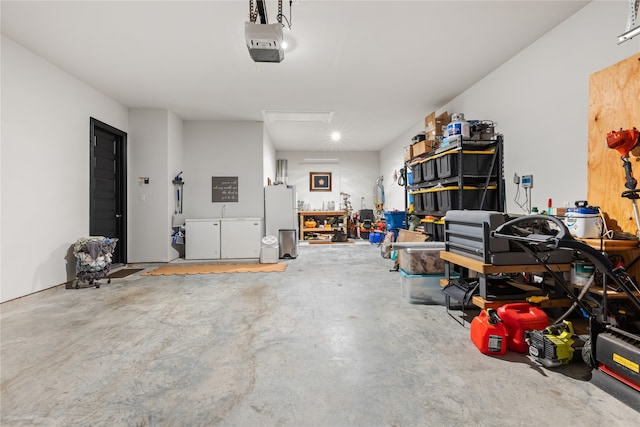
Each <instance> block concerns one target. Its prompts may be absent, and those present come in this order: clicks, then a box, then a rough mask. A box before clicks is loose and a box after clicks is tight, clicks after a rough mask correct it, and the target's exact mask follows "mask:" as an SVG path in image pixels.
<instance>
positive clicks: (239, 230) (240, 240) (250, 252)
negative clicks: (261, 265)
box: [184, 218, 262, 259]
mask: <svg viewBox="0 0 640 427" xmlns="http://www.w3.org/2000/svg"><path fill="white" fill-rule="evenodd" d="M261 241H262V218H224V219H187V220H186V221H185V256H184V257H185V259H220V258H223V259H233V258H240V259H241V258H260V245H261Z"/></svg>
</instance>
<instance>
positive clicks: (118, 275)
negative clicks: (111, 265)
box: [107, 268, 144, 279]
mask: <svg viewBox="0 0 640 427" xmlns="http://www.w3.org/2000/svg"><path fill="white" fill-rule="evenodd" d="M142 270H144V268H123V269H122V270H118V271H114V272H113V273H110V274H109V275H108V276H107V277H108V278H109V279H121V278H123V277H127V276H130V275H132V274H135V273H137V272H138V271H142Z"/></svg>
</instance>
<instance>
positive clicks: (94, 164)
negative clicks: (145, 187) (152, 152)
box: [89, 118, 127, 264]
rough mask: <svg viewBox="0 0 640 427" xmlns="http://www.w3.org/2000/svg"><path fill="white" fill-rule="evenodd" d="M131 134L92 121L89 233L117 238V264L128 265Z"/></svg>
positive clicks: (114, 257) (92, 119) (114, 259)
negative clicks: (128, 159)
mask: <svg viewBox="0 0 640 427" xmlns="http://www.w3.org/2000/svg"><path fill="white" fill-rule="evenodd" d="M126 144H127V134H126V133H124V132H122V131H121V130H118V129H116V128H114V127H112V126H109V125H107V124H106V123H102V122H101V121H99V120H96V119H94V118H91V167H90V170H91V178H90V205H91V206H90V211H91V212H90V220H89V233H90V235H92V236H105V237H110V238H117V239H118V243H117V245H116V250H115V251H114V253H113V259H112V262H113V263H114V264H120V263H122V264H125V263H126V262H127V204H126V200H127V191H126V190H127V187H126V182H127V179H126V171H127V167H126V152H127V150H126Z"/></svg>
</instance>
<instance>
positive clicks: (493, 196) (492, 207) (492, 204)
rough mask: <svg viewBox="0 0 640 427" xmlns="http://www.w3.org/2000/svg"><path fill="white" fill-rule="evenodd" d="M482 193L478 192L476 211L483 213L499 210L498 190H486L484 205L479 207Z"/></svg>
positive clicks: (490, 188) (481, 191) (481, 190)
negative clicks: (480, 210) (482, 211)
mask: <svg viewBox="0 0 640 427" xmlns="http://www.w3.org/2000/svg"><path fill="white" fill-rule="evenodd" d="M483 193H484V189H480V190H478V209H482V210H485V211H497V210H498V209H499V207H498V190H497V189H496V188H495V187H489V188H488V189H487V194H486V195H485V196H484V205H480V204H481V203H482V195H483Z"/></svg>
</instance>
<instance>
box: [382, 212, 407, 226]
mask: <svg viewBox="0 0 640 427" xmlns="http://www.w3.org/2000/svg"><path fill="white" fill-rule="evenodd" d="M404 217H405V213H404V211H398V212H392V211H388V212H385V213H384V219H385V221H386V222H387V230H397V229H399V228H406V226H405V221H404Z"/></svg>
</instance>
